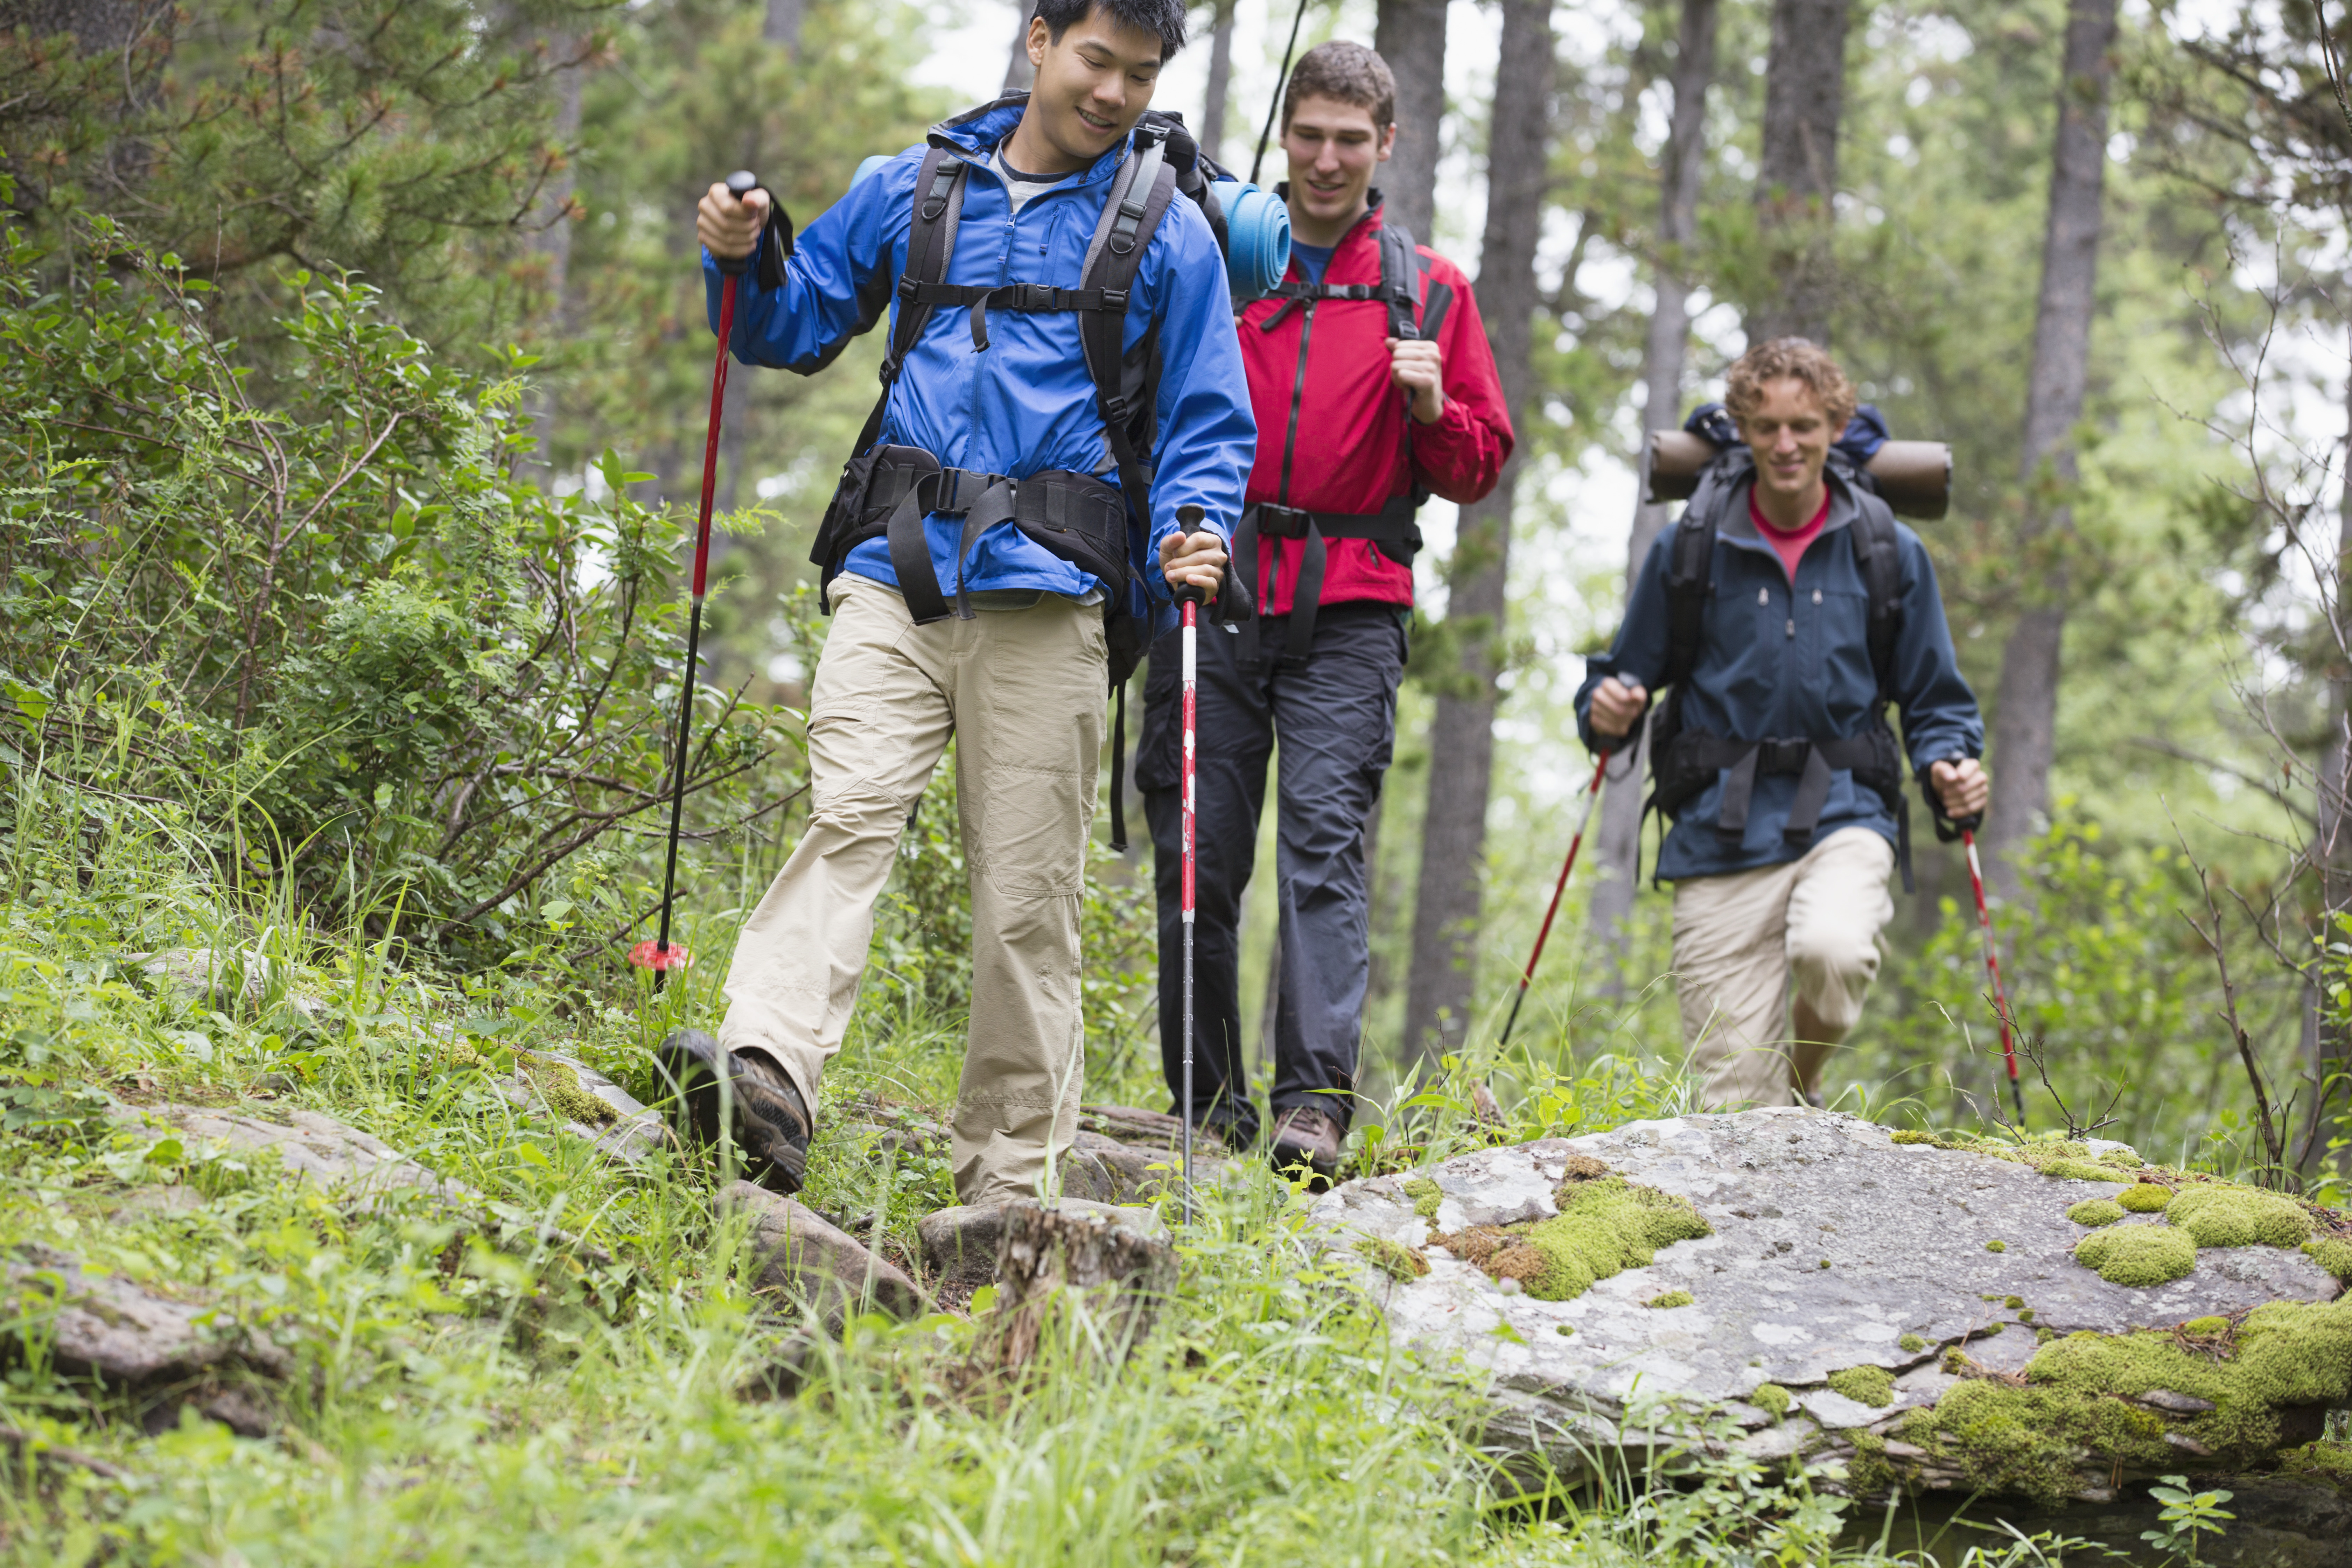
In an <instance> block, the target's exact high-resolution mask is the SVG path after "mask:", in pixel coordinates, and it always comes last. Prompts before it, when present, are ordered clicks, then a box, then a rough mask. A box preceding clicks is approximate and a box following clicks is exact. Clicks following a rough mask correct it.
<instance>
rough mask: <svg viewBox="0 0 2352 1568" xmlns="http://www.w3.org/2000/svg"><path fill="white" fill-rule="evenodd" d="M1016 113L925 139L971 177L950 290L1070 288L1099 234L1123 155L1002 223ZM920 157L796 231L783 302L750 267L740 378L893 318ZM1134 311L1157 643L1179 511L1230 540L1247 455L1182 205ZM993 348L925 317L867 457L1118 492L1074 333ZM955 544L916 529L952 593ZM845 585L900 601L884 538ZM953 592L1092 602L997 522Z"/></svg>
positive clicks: (1036, 331) (1211, 274)
mask: <svg viewBox="0 0 2352 1568" xmlns="http://www.w3.org/2000/svg"><path fill="white" fill-rule="evenodd" d="M1022 107H1023V106H1022V102H1020V101H1013V102H1000V103H995V104H991V105H989V106H988V107H986V108H985V109H982V110H975V111H973V112H972V113H971V114H967V115H964V116H961V117H960V118H958V119H956V120H950V121H944V122H942V123H941V124H940V125H938V126H935V127H934V128H933V129H932V131H931V133H930V136H929V142H930V144H932V145H937V146H945V147H949V148H951V149H954V150H956V151H958V152H960V153H963V154H965V155H966V157H967V160H968V161H969V162H970V163H971V173H970V174H968V175H967V176H966V185H965V192H964V204H963V221H962V224H961V227H960V228H959V229H958V231H957V236H956V247H955V255H954V257H953V258H952V259H951V260H950V263H949V267H948V274H947V279H946V280H947V281H948V282H950V283H958V284H971V285H978V286H982V287H987V288H998V287H1002V286H1003V285H1005V284H1008V283H1013V282H1025V283H1044V284H1054V285H1058V286H1060V287H1063V288H1069V289H1075V288H1076V287H1077V286H1078V281H1079V277H1080V274H1081V273H1082V271H1083V270H1084V268H1085V264H1086V255H1087V245H1088V244H1089V242H1090V241H1091V240H1092V239H1093V238H1094V233H1095V224H1096V220H1097V218H1098V217H1099V216H1101V213H1102V207H1103V202H1104V200H1105V198H1106V197H1107V195H1108V193H1109V190H1110V187H1111V182H1112V179H1113V176H1114V175H1115V174H1116V173H1117V171H1118V165H1119V163H1120V161H1121V160H1122V159H1124V158H1126V157H1127V156H1129V153H1130V151H1131V149H1132V138H1130V139H1129V142H1127V143H1123V144H1121V145H1120V146H1118V147H1115V148H1113V149H1112V150H1111V151H1110V152H1108V153H1105V154H1104V155H1103V156H1102V157H1101V158H1100V159H1099V160H1097V162H1096V163H1095V164H1094V165H1093V167H1091V168H1089V169H1087V171H1085V172H1084V173H1083V174H1073V175H1072V176H1071V177H1070V178H1069V179H1068V180H1067V181H1066V182H1065V183H1064V184H1061V185H1058V186H1056V187H1055V188H1054V189H1052V190H1050V191H1047V192H1045V193H1043V194H1041V195H1037V196H1034V197H1033V198H1032V199H1031V200H1030V201H1029V202H1028V204H1027V205H1025V206H1024V207H1023V208H1022V210H1021V212H1020V215H1019V216H1017V217H1016V216H1014V215H1013V204H1012V201H1011V199H1010V197H1009V195H1008V194H1007V192H1006V190H1005V188H1004V184H1003V182H1002V181H1001V180H999V179H998V178H997V176H996V175H995V174H993V173H992V172H991V170H990V169H989V167H988V163H987V160H988V156H989V154H990V153H991V152H992V150H993V149H994V148H995V146H996V144H997V143H998V142H1000V141H1002V140H1003V139H1004V138H1005V137H1007V136H1009V135H1011V134H1012V132H1013V127H1014V126H1015V125H1017V124H1019V123H1020V120H1021V112H1022ZM923 152H924V149H923V148H922V147H920V146H916V147H910V148H908V150H907V151H905V152H904V153H899V154H898V157H896V158H894V159H892V160H891V161H890V162H889V163H887V164H886V165H885V166H884V167H882V168H881V169H878V170H877V171H876V172H875V173H874V174H872V175H870V176H868V177H867V178H866V179H864V180H861V181H859V182H858V184H856V187H855V188H853V189H852V190H851V191H850V193H849V194H848V195H845V196H844V197H843V198H842V199H841V200H840V201H839V202H836V203H835V205H833V206H832V207H830V208H828V209H827V210H826V211H825V212H824V215H823V216H820V217H818V218H817V219H816V220H815V221H814V222H813V223H811V224H810V225H809V226H807V227H806V228H805V229H803V230H802V232H801V235H800V239H799V244H798V246H797V247H796V248H795V250H794V251H793V255H792V256H791V258H788V259H787V260H786V262H785V264H784V272H785V279H784V284H783V286H782V288H781V289H774V290H772V291H763V290H761V289H760V287H759V284H758V277H759V270H760V268H759V258H758V257H757V255H756V254H755V255H754V257H753V258H752V266H751V269H750V271H748V272H747V273H746V274H745V275H744V276H743V277H742V278H741V279H739V280H738V284H737V286H738V288H739V289H740V293H739V294H738V296H737V298H736V302H735V336H734V342H733V343H732V344H731V345H730V346H731V348H732V351H733V353H734V355H735V357H736V359H737V360H738V361H740V362H741V363H746V364H764V365H775V366H781V367H782V368H783V369H786V370H791V371H795V372H798V373H799V374H803V375H806V374H812V373H813V372H815V371H817V370H820V369H822V368H823V367H824V365H826V364H827V363H830V362H831V361H832V359H833V356H834V355H835V354H836V353H839V352H840V351H841V348H842V346H843V345H844V344H845V343H846V342H848V340H849V339H850V338H852V337H854V336H856V334H857V333H860V332H863V331H866V330H867V329H868V328H870V327H872V326H873V325H874V324H875V323H876V322H877V321H878V320H879V319H880V318H881V315H882V312H883V310H884V309H885V308H886V307H889V308H892V309H895V308H896V307H895V305H894V303H893V301H894V299H895V290H896V289H897V287H898V278H899V275H900V274H901V273H902V272H904V271H905V270H906V265H907V230H908V225H909V223H910V222H911V220H912V217H913V205H914V201H913V193H914V185H915V180H916V177H917V174H918V173H919V170H920V168H921V166H922V161H923ZM761 243H762V244H765V243H766V237H765V236H764V235H763V236H762V237H761ZM702 265H703V280H704V285H705V289H706V292H707V294H708V296H709V313H710V328H711V331H713V332H714V333H715V332H716V331H718V330H719V290H720V289H723V288H724V287H726V284H727V279H726V278H725V277H724V275H722V274H721V273H720V272H719V268H718V264H717V263H716V262H715V261H713V260H712V258H711V257H710V253H709V251H707V250H706V251H705V252H703V258H702ZM1132 294H1133V297H1132V299H1131V300H1130V301H1129V305H1128V310H1127V338H1126V342H1127V345H1128V346H1129V348H1130V349H1132V348H1133V347H1134V345H1135V344H1136V343H1137V342H1139V340H1140V339H1141V338H1142V337H1143V335H1144V334H1145V333H1147V332H1157V333H1158V334H1159V349H1160V356H1161V368H1160V384H1159V398H1158V404H1157V410H1158V415H1159V421H1160V428H1159V439H1158V441H1157V443H1156V445H1155V446H1154V447H1153V450H1152V452H1151V453H1150V454H1149V456H1150V458H1151V460H1152V461H1153V462H1154V464H1155V465H1156V468H1155V472H1154V475H1153V478H1152V482H1151V491H1150V495H1151V517H1150V527H1149V530H1148V531H1149V533H1150V551H1151V553H1150V557H1149V558H1148V559H1145V560H1139V561H1137V562H1136V563H1135V565H1136V568H1137V575H1136V579H1135V582H1136V586H1135V588H1134V589H1133V590H1132V592H1131V595H1130V605H1129V609H1130V611H1131V612H1132V613H1134V614H1136V615H1138V616H1148V617H1150V619H1151V621H1152V631H1153V634H1154V635H1155V636H1156V635H1157V634H1158V633H1159V632H1160V631H1164V630H1166V629H1167V628H1168V627H1169V626H1172V625H1174V620H1175V617H1174V612H1173V610H1172V608H1171V607H1170V602H1171V595H1170V593H1169V588H1168V583H1167V579H1166V578H1164V577H1162V576H1161V575H1160V568H1159V549H1160V541H1161V539H1162V538H1164V537H1165V536H1166V535H1168V534H1170V533H1171V532H1178V531H1181V530H1180V528H1179V526H1178V524H1177V521H1176V510H1177V509H1178V508H1179V507H1181V506H1185V505H1188V504H1189V505H1193V506H1198V507H1200V508H1201V509H1202V510H1203V511H1204V512H1205V513H1206V514H1207V516H1208V522H1207V524H1206V526H1207V527H1208V528H1210V529H1211V530H1212V531H1215V532H1218V533H1221V534H1223V535H1224V536H1225V537H1226V538H1227V539H1229V540H1230V538H1231V537H1232V531H1233V524H1234V520H1235V519H1236V518H1238V517H1239V516H1240V513H1241V508H1242V487H1243V484H1244V480H1245V479H1247V477H1248V475H1249V470H1250V464H1251V460H1252V458H1253V457H1254V455H1255V449H1256V444H1257V425H1256V421H1255V418H1254V417H1253V416H1252V415H1251V412H1250V397H1249V383H1248V381H1247V379H1246V378H1245V377H1244V374H1243V373H1242V358H1241V348H1240V344H1239V342H1237V341H1236V339H1235V337H1234V312H1233V305H1232V301H1231V299H1230V297H1229V296H1228V294H1227V292H1226V285H1225V267H1224V259H1223V257H1222V256H1221V255H1220V254H1219V252H1218V250H1217V243H1216V239H1215V237H1213V235H1212V234H1211V233H1210V232H1209V225H1208V220H1207V219H1206V218H1204V217H1202V216H1201V212H1200V209H1199V208H1198V207H1196V206H1194V205H1192V203H1191V202H1190V201H1188V200H1186V199H1185V198H1184V197H1182V196H1181V195H1180V196H1177V197H1176V198H1174V199H1173V200H1171V202H1170V203H1169V204H1168V211H1167V216H1165V217H1163V218H1162V219H1161V220H1160V227H1159V229H1158V231H1157V232H1156V233H1154V234H1153V236H1152V237H1151V240H1150V245H1149V246H1148V247H1146V249H1145V252H1144V258H1143V266H1142V269H1141V271H1140V272H1139V273H1138V275H1137V277H1136V282H1135V287H1134V289H1133V290H1132ZM988 337H989V346H988V348H986V349H985V350H976V349H974V348H973V347H972V341H971V318H970V313H969V312H968V311H965V310H954V309H941V310H934V311H933V312H932V314H931V319H930V321H929V323H928V324H927V325H926V326H925V328H924V331H923V334H922V336H921V337H920V338H919V340H917V342H916V343H915V345H914V347H913V348H912V349H911V350H910V351H909V352H908V355H907V363H906V366H905V369H904V372H903V374H901V375H900V376H899V378H898V384H896V385H895V386H893V387H892V388H891V390H890V401H889V405H888V407H887V411H886V413H885V415H884V417H883V423H882V434H881V439H882V440H884V441H886V442H890V443H894V444H896V445H899V446H908V447H923V448H925V449H926V450H928V451H929V452H930V453H932V454H933V455H934V456H936V457H937V458H939V459H940V462H941V463H942V464H945V465H946V466H948V467H950V468H970V469H973V470H976V471H978V472H982V473H998V474H1010V475H1012V476H1013V478H1015V479H1020V478H1024V477H1026V476H1028V475H1030V474H1034V473H1038V472H1042V471H1044V470H1045V469H1049V468H1065V469H1073V470H1076V471H1077V472H1080V473H1099V474H1101V475H1102V477H1104V478H1105V479H1112V480H1113V481H1114V482H1116V475H1115V474H1114V473H1113V472H1112V471H1111V467H1110V452H1109V445H1108V440H1107V439H1106V437H1105V435H1104V431H1103V426H1102V418H1101V416H1100V414H1099V412H1098V411H1097V406H1096V402H1095V387H1094V381H1093V379H1092V377H1090V376H1089V375H1088V374H1087V363H1086V354H1085V353H1084V351H1083V350H1082V349H1081V347H1080V346H1079V342H1078V317H1077V315H1076V313H1074V312H1055V313H1051V314H1047V313H1044V312H1037V313H1031V312H1026V311H1016V310H993V311H991V312H990V313H989V317H988ZM962 528H963V524H962V521H961V520H960V519H956V518H947V517H940V516H938V515H937V514H934V515H932V516H931V517H929V518H927V519H926V520H925V531H926V533H927V534H928V536H929V542H930V549H931V561H932V564H933V567H934V569H935V570H936V571H937V572H938V573H939V578H940V584H941V585H942V586H943V587H944V588H946V589H947V590H948V591H950V592H952V591H953V588H954V584H955V580H956V553H957V551H958V549H959V548H960V546H961V542H962ZM844 570H845V571H849V572H854V573H856V574H858V575H859V576H861V577H869V578H872V579H873V580H874V581H876V582H877V583H887V584H890V585H891V586H892V587H894V588H895V587H897V586H898V576H897V574H895V573H894V572H892V571H891V569H890V555H889V549H888V546H887V543H886V542H884V541H882V540H879V539H872V540H868V541H866V542H865V543H863V544H860V545H859V546H857V547H856V549H855V550H853V551H852V552H850V554H849V557H848V560H847V562H846V563H845V566H844ZM964 579H965V582H966V584H967V585H968V586H969V587H970V588H971V589H972V590H973V591H975V592H988V591H992V590H1002V589H1016V590H1020V589H1043V590H1045V591H1046V592H1048V593H1054V594H1066V595H1077V596H1083V595H1087V594H1088V593H1090V592H1092V591H1093V590H1094V589H1095V588H1096V587H1097V580H1096V579H1095V577H1094V576H1093V575H1092V574H1088V573H1086V572H1083V571H1081V570H1079V569H1078V568H1077V567H1076V566H1074V565H1072V564H1071V563H1068V562H1067V561H1065V560H1063V559H1062V558H1061V557H1060V556H1058V555H1055V554H1053V553H1052V552H1049V551H1046V550H1045V549H1043V548H1042V547H1040V546H1039V545H1037V544H1036V543H1034V542H1032V541H1031V540H1029V539H1028V538H1026V537H1024V535H1023V534H1022V532H1021V531H1020V530H1018V529H1017V528H1015V527H1014V526H1013V524H1012V523H1010V522H1001V523H998V524H996V525H995V526H994V527H992V528H990V529H989V530H988V531H985V532H984V533H982V535H981V536H980V538H979V539H978V541H976V542H974V544H973V546H972V551H971V557H970V558H969V559H968V561H967V562H966V563H965V566H964ZM1146 595H1148V596H1149V602H1148V603H1147V600H1146ZM1155 610H1156V612H1157V613H1156V614H1154V611H1155Z"/></svg>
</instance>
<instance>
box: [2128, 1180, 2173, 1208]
mask: <svg viewBox="0 0 2352 1568" xmlns="http://www.w3.org/2000/svg"><path fill="white" fill-rule="evenodd" d="M2170 1202H2172V1189H2171V1188H2170V1187H2160V1186H2158V1185H2157V1184H2155V1183H2154V1182H2135V1183H2133V1184H2131V1185H2130V1186H2128V1187H2126V1188H2125V1189H2124V1190H2123V1191H2122V1192H2119V1193H2117V1194H2116V1205H2118V1206H2119V1207H2121V1208H2124V1209H2126V1210H2128V1211H2129V1212H2130V1213H2133V1214H2161V1213H2162V1212H2163V1211H2164V1207H2165V1205H2167V1204H2169V1203H2170Z"/></svg>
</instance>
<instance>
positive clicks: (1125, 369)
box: [1078, 137, 1176, 535]
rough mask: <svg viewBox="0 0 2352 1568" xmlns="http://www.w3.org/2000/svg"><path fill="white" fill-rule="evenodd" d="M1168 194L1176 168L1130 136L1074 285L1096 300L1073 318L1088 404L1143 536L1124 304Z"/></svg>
mask: <svg viewBox="0 0 2352 1568" xmlns="http://www.w3.org/2000/svg"><path fill="white" fill-rule="evenodd" d="M1175 195H1176V171H1175V170H1173V169H1171V168H1170V167H1169V166H1168V163H1167V159H1166V156H1165V152H1164V149H1163V148H1162V147H1161V145H1160V142H1157V141H1153V142H1150V143H1149V144H1148V145H1147V144H1146V143H1145V142H1143V140H1142V138H1140V137H1138V138H1137V142H1136V149H1135V152H1134V153H1133V154H1132V155H1131V156H1129V159H1128V160H1127V163H1126V164H1125V165H1124V166H1123V167H1122V168H1121V169H1120V171H1119V175H1118V180H1117V182H1116V183H1115V184H1113V185H1112V187H1111V192H1110V195H1108V197H1106V198H1105V199H1104V201H1103V212H1102V219H1101V221H1100V222H1098V223H1097V225H1096V226H1095V237H1094V243H1093V244H1091V245H1090V246H1088V247H1087V269H1086V271H1085V273H1084V274H1083V275H1082V276H1081V278H1080V279H1079V285H1078V286H1079V287H1080V288H1081V289H1101V290H1102V307H1101V308H1100V309H1099V310H1088V311H1086V312H1085V313H1084V314H1082V315H1081V316H1080V317H1079V318H1078V341H1079V342H1080V344H1081V345H1082V346H1083V347H1084V348H1085V350H1086V356H1087V374H1089V375H1091V376H1092V377H1093V378H1094V384H1095V405H1096V406H1097V408H1098V409H1099V410H1100V411H1101V414H1102V421H1103V429H1104V433H1105V437H1106V440H1107V442H1108V446H1109V447H1110V456H1111V461H1112V462H1113V463H1115V464H1117V465H1118V487H1119V489H1121V490H1122V491H1124V492H1125V493H1126V496H1127V506H1128V511H1129V514H1130V515H1129V526H1130V527H1131V528H1132V527H1140V528H1141V529H1143V530H1144V531H1145V533H1146V534H1147V535H1148V534H1149V532H1150V526H1151V464H1150V451H1149V446H1150V433H1149V432H1148V431H1147V432H1146V433H1145V436H1144V446H1143V447H1138V445H1137V444H1136V439H1135V426H1136V425H1137V424H1138V423H1139V419H1140V420H1142V421H1145V422H1148V420H1149V416H1150V410H1149V409H1148V408H1146V407H1145V406H1144V404H1145V402H1146V401H1147V400H1146V399H1145V397H1144V395H1143V393H1144V374H1145V368H1146V367H1145V366H1144V365H1142V364H1136V365H1132V366H1130V365H1129V363H1127V305H1128V297H1129V291H1130V290H1131V289H1134V287H1135V279H1136V276H1137V275H1138V274H1139V273H1140V272H1141V271H1142V270H1143V256H1144V252H1145V251H1146V250H1147V249H1149V248H1150V244H1151V237H1152V236H1153V235H1154V234H1155V233H1157V232H1158V231H1159V228H1160V218H1161V217H1162V216H1165V215H1166V213H1167V211H1168V204H1169V202H1170V201H1171V200H1172V199H1174V197H1175Z"/></svg>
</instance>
